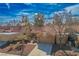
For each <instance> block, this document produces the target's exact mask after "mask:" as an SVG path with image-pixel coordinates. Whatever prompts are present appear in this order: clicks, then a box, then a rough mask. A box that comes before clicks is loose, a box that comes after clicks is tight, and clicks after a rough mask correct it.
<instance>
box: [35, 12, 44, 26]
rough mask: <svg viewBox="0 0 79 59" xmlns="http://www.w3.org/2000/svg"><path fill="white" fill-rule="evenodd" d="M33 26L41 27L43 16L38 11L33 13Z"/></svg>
mask: <svg viewBox="0 0 79 59" xmlns="http://www.w3.org/2000/svg"><path fill="white" fill-rule="evenodd" d="M34 21H35V23H34V25H35V26H38V27H41V26H43V25H44V16H43V15H42V14H41V13H38V14H37V15H35V20H34Z"/></svg>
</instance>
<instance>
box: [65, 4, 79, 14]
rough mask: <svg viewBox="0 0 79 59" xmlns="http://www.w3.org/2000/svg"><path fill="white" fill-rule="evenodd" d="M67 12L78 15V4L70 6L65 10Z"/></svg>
mask: <svg viewBox="0 0 79 59" xmlns="http://www.w3.org/2000/svg"><path fill="white" fill-rule="evenodd" d="M65 9H66V10H67V11H68V12H69V11H71V13H72V14H78V13H79V4H77V5H74V6H70V7H67V8H65Z"/></svg>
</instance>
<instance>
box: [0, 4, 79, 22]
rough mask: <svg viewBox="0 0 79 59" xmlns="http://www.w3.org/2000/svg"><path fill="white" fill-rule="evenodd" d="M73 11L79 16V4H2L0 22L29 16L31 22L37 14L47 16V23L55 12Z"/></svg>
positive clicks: (0, 6) (0, 5)
mask: <svg viewBox="0 0 79 59" xmlns="http://www.w3.org/2000/svg"><path fill="white" fill-rule="evenodd" d="M64 9H66V10H67V11H70V10H72V14H73V15H79V4H78V3H33V4H32V3H0V22H5V21H9V20H13V19H16V20H19V19H21V17H20V15H28V17H29V19H30V21H32V20H33V17H34V15H35V14H36V13H38V12H40V13H42V14H44V15H45V18H46V20H47V21H50V18H51V17H53V14H54V12H58V11H62V10H64Z"/></svg>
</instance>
